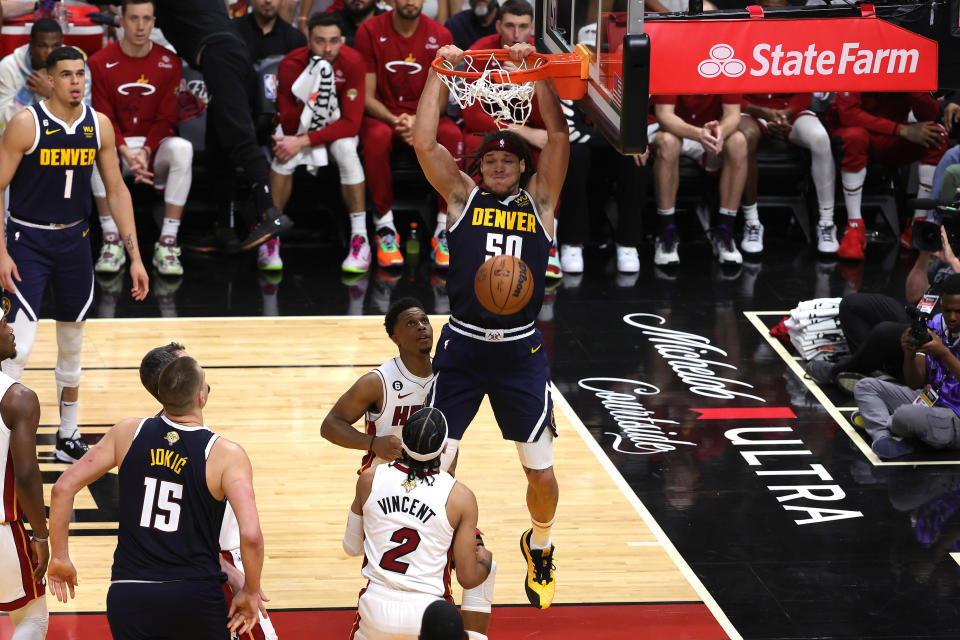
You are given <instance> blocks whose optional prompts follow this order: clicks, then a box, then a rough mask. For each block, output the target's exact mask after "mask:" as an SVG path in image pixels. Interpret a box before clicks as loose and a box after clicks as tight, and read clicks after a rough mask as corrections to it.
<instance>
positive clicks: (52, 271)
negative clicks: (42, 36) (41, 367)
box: [0, 47, 149, 462]
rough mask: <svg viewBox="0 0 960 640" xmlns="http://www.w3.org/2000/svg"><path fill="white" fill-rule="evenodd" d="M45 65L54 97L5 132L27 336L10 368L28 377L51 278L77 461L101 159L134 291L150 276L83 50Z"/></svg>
mask: <svg viewBox="0 0 960 640" xmlns="http://www.w3.org/2000/svg"><path fill="white" fill-rule="evenodd" d="M46 64H47V75H48V77H49V79H50V82H51V83H52V85H53V97H51V98H50V99H49V100H44V101H42V102H40V103H39V104H35V105H33V106H31V107H28V108H26V109H24V110H23V111H21V112H20V113H18V114H17V115H16V116H14V117H13V119H12V120H10V123H9V124H8V125H7V129H6V131H5V132H4V134H3V138H2V140H0V193H2V192H3V190H4V189H5V188H6V187H7V185H10V221H9V224H7V225H6V235H5V238H4V239H3V241H0V286H2V287H3V289H4V290H5V291H8V292H10V293H11V294H15V295H11V297H10V299H11V302H12V308H11V310H10V314H11V317H12V318H13V326H14V328H15V330H16V332H17V337H18V338H19V339H20V348H19V349H18V350H17V357H16V358H13V359H11V360H7V361H5V362H4V363H3V372H4V373H6V374H8V375H9V376H10V377H12V378H13V379H14V380H19V379H20V376H21V375H22V373H23V368H24V367H25V366H26V363H27V359H28V358H29V356H30V350H31V349H32V348H33V342H34V338H35V336H36V332H37V321H38V320H39V312H40V302H41V300H42V298H43V290H44V289H45V288H46V286H47V282H48V281H50V282H51V283H52V284H53V288H54V298H55V301H56V311H55V313H54V318H55V319H56V321H57V366H56V369H54V377H55V379H56V382H57V400H58V401H59V403H60V430H59V431H58V433H57V445H56V449H55V451H54V453H55V455H56V457H57V459H59V460H61V461H63V462H74V461H75V460H79V459H80V457H81V456H83V454H84V453H85V452H86V450H87V445H86V444H85V443H84V442H83V440H81V439H80V434H79V432H78V431H77V414H78V411H79V407H78V404H77V402H78V397H79V386H80V352H81V350H82V347H83V321H84V320H85V319H86V317H87V312H88V311H89V310H90V303H91V302H93V258H92V255H91V252H90V239H89V238H88V237H87V235H88V234H89V232H90V228H89V227H88V226H87V219H88V218H89V217H90V205H91V198H90V194H91V187H90V184H91V183H90V178H91V175H92V173H93V163H94V162H96V163H97V167H98V168H99V170H100V174H101V175H102V176H103V180H104V183H105V185H106V188H107V200H108V202H109V204H110V210H111V212H112V215H113V216H114V219H115V220H116V223H117V227H118V228H119V229H120V235H121V236H122V239H123V243H124V245H125V247H126V250H127V253H128V254H129V256H130V275H131V276H132V277H133V290H132V293H133V297H134V299H136V300H143V299H144V298H145V297H146V296H147V289H148V288H149V284H148V280H147V272H146V271H145V270H144V268H143V263H142V262H141V260H140V251H139V249H138V248H137V236H136V230H135V228H134V222H133V204H132V203H131V200H130V192H129V191H127V187H126V185H124V183H123V177H122V176H121V175H120V164H119V161H118V160H117V151H116V149H115V147H114V131H113V125H112V124H111V123H110V120H109V119H108V118H107V117H106V116H104V115H102V114H99V113H97V112H95V111H94V110H93V109H90V108H89V107H87V106H85V105H84V104H83V102H82V98H83V91H84V69H83V56H82V55H81V54H80V52H79V51H77V50H76V49H74V48H73V47H61V48H59V49H56V50H54V52H53V53H51V54H50V55H49V56H47V61H46ZM0 210H2V201H0ZM2 224H3V222H2V221H0V225H2ZM2 235H3V234H2V233H0V236H2Z"/></svg>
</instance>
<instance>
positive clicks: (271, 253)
mask: <svg viewBox="0 0 960 640" xmlns="http://www.w3.org/2000/svg"><path fill="white" fill-rule="evenodd" d="M257 268H258V269H265V270H266V271H280V270H281V269H283V260H281V259H280V241H279V240H277V239H276V238H270V239H269V240H267V241H266V242H264V243H263V244H262V245H260V246H259V247H257Z"/></svg>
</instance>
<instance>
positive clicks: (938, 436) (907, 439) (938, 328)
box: [853, 274, 960, 459]
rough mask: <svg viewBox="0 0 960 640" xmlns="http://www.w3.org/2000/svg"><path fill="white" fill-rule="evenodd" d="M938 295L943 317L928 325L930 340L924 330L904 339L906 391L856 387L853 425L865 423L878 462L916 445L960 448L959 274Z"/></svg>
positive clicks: (879, 385) (883, 385) (886, 385)
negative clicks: (920, 443) (918, 442)
mask: <svg viewBox="0 0 960 640" xmlns="http://www.w3.org/2000/svg"><path fill="white" fill-rule="evenodd" d="M940 294H941V298H940V305H941V309H942V312H941V313H938V314H937V315H935V316H933V318H931V319H930V320H928V321H927V323H926V337H927V340H926V341H923V336H922V329H921V331H920V332H918V331H914V330H912V329H906V330H905V331H904V332H903V334H902V335H901V338H900V346H901V349H902V350H903V378H904V380H905V381H906V386H904V385H899V384H894V383H891V382H885V381H883V380H879V379H877V378H864V379H863V380H860V381H859V382H858V383H857V384H856V387H855V388H854V397H855V398H856V401H857V407H858V408H859V409H858V412H857V413H855V414H854V416H853V420H854V422H855V423H856V422H857V419H858V418H859V419H861V420H862V421H863V426H864V428H865V429H866V430H867V432H868V433H869V434H870V435H871V436H872V437H873V444H872V445H871V448H872V449H873V452H874V453H876V454H877V455H878V456H879V457H880V458H883V459H890V458H899V457H901V456H904V455H907V454H909V453H912V452H913V451H914V450H915V448H916V443H917V441H920V442H923V443H926V444H927V445H929V446H931V447H933V448H935V449H956V448H960V415H958V414H960V360H958V356H960V275H957V274H954V275H951V276H948V277H947V278H946V279H944V280H943V282H942V283H941V284H940ZM917 333H920V335H917Z"/></svg>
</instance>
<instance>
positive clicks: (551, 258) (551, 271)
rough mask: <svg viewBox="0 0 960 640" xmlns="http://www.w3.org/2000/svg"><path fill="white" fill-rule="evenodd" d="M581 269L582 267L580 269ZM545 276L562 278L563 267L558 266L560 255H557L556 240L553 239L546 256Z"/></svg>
mask: <svg viewBox="0 0 960 640" xmlns="http://www.w3.org/2000/svg"><path fill="white" fill-rule="evenodd" d="M581 271H583V269H581ZM547 277H548V278H562V277H563V267H561V266H560V256H559V255H557V241H556V240H554V241H553V244H552V245H550V253H549V254H548V256H547Z"/></svg>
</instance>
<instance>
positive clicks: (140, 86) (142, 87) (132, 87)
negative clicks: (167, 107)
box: [117, 74, 157, 96]
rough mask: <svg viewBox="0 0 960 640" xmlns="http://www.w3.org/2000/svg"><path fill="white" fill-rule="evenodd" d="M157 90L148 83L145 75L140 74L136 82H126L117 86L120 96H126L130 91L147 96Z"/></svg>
mask: <svg viewBox="0 0 960 640" xmlns="http://www.w3.org/2000/svg"><path fill="white" fill-rule="evenodd" d="M156 92H157V88H156V87H155V86H153V85H152V84H150V81H149V80H147V78H146V76H144V75H143V74H140V77H139V78H137V81H136V82H128V83H126V84H122V85H120V86H119V87H117V93H119V94H120V95H122V96H128V95H130V94H131V93H139V94H140V95H142V96H149V95H151V94H154V93H156Z"/></svg>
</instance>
